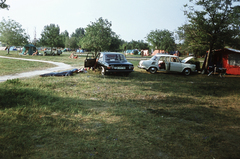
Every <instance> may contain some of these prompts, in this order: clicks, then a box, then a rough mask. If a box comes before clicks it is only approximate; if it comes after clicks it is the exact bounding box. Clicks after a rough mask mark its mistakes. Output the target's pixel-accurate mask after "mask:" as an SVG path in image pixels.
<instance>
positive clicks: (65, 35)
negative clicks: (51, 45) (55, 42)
mask: <svg viewBox="0 0 240 159" xmlns="http://www.w3.org/2000/svg"><path fill="white" fill-rule="evenodd" d="M68 39H69V33H68V31H67V30H65V31H64V32H62V33H61V34H60V41H61V42H60V44H61V45H60V47H67V43H66V41H67V40H68Z"/></svg>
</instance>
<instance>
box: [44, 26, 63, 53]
mask: <svg viewBox="0 0 240 159" xmlns="http://www.w3.org/2000/svg"><path fill="white" fill-rule="evenodd" d="M59 33H60V28H59V26H58V25H55V24H50V25H47V26H44V30H43V31H42V33H41V39H40V41H41V43H42V45H44V46H48V47H51V51H52V48H53V47H60V46H61V36H60V34H59Z"/></svg>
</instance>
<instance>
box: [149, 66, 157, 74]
mask: <svg viewBox="0 0 240 159" xmlns="http://www.w3.org/2000/svg"><path fill="white" fill-rule="evenodd" d="M149 72H150V73H152V74H153V73H156V72H157V68H156V67H151V68H149Z"/></svg>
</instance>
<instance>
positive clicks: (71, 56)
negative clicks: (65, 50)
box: [69, 53, 78, 59]
mask: <svg viewBox="0 0 240 159" xmlns="http://www.w3.org/2000/svg"><path fill="white" fill-rule="evenodd" d="M69 58H70V59H77V58H78V55H76V56H75V55H74V53H71V55H70V56H69Z"/></svg>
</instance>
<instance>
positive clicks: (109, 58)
mask: <svg viewBox="0 0 240 159" xmlns="http://www.w3.org/2000/svg"><path fill="white" fill-rule="evenodd" d="M105 61H106V62H116V61H127V60H126V58H125V56H124V55H122V54H107V55H105Z"/></svg>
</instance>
